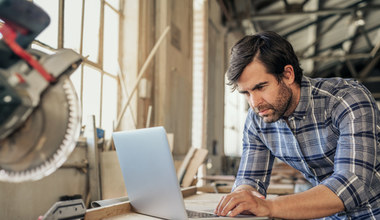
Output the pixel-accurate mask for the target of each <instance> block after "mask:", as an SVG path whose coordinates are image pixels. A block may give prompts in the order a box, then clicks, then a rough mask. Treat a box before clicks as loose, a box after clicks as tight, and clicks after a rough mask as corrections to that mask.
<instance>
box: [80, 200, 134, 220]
mask: <svg viewBox="0 0 380 220" xmlns="http://www.w3.org/2000/svg"><path fill="white" fill-rule="evenodd" d="M129 212H132V206H131V204H130V202H122V203H118V204H115V205H111V206H106V207H100V208H94V209H88V210H87V211H86V214H85V216H84V219H85V220H98V219H104V218H109V217H112V216H117V215H122V214H125V213H129Z"/></svg>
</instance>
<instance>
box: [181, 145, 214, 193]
mask: <svg viewBox="0 0 380 220" xmlns="http://www.w3.org/2000/svg"><path fill="white" fill-rule="evenodd" d="M207 153H208V150H206V149H196V151H195V153H194V156H193V158H192V159H191V160H190V163H189V166H188V168H187V169H186V173H185V175H184V177H183V180H182V183H181V185H182V187H189V186H191V183H192V182H193V180H194V176H195V175H196V174H197V172H198V168H199V166H200V165H201V164H202V163H203V161H204V160H205V159H206V157H207Z"/></svg>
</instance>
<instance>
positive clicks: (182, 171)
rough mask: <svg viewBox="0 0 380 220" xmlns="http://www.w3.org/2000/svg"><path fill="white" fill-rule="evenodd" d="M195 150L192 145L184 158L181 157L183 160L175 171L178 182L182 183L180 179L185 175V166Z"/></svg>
mask: <svg viewBox="0 0 380 220" xmlns="http://www.w3.org/2000/svg"><path fill="white" fill-rule="evenodd" d="M195 150H196V148H194V147H192V148H190V149H189V151H188V152H187V154H186V156H185V158H184V159H183V162H182V164H181V166H180V167H179V169H178V171H177V178H178V182H179V183H180V184H181V183H182V179H183V177H184V175H185V172H186V169H187V167H188V166H189V163H190V160H191V158H193V156H194V153H195Z"/></svg>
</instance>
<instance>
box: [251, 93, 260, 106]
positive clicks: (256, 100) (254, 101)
mask: <svg viewBox="0 0 380 220" xmlns="http://www.w3.org/2000/svg"><path fill="white" fill-rule="evenodd" d="M260 100H261V98H260V96H258V95H257V94H253V93H250V94H249V100H248V102H249V105H250V106H251V108H256V107H257V106H259V104H260Z"/></svg>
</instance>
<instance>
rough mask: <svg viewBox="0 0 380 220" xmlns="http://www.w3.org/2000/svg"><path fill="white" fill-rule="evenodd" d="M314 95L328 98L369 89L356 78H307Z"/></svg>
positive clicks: (366, 92) (366, 91)
mask: <svg viewBox="0 0 380 220" xmlns="http://www.w3.org/2000/svg"><path fill="white" fill-rule="evenodd" d="M307 80H308V84H309V86H310V87H311V94H312V95H313V96H317V97H318V96H325V97H328V98H336V97H344V96H345V95H346V94H348V93H351V94H356V93H358V91H359V93H363V92H364V93H365V94H367V95H368V94H369V93H368V90H367V89H366V88H365V87H364V86H363V85H362V84H361V83H360V82H358V81H357V80H355V79H351V78H349V79H344V78H340V77H333V78H307Z"/></svg>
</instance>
